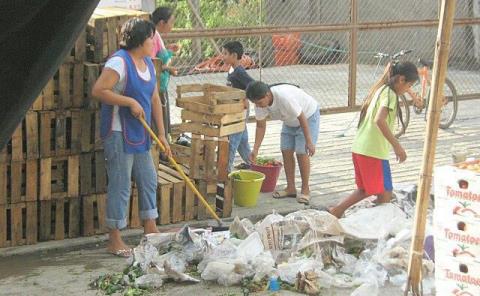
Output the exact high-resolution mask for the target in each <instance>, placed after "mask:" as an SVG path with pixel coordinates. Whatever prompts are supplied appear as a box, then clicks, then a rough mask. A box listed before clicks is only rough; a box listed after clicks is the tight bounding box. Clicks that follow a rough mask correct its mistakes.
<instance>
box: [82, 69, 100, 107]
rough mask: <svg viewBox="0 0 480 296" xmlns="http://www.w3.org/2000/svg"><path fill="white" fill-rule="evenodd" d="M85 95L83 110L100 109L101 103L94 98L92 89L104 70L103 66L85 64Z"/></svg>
mask: <svg viewBox="0 0 480 296" xmlns="http://www.w3.org/2000/svg"><path fill="white" fill-rule="evenodd" d="M83 66H84V70H83V72H84V86H85V87H84V95H83V105H82V108H83V109H93V110H98V109H100V106H101V104H100V101H99V100H97V99H94V98H93V97H92V89H93V86H94V85H95V82H96V81H97V79H98V77H99V76H100V73H101V71H102V69H103V64H95V63H88V62H86V63H84V64H83Z"/></svg>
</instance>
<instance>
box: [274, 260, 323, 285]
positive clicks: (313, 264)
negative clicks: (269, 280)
mask: <svg viewBox="0 0 480 296" xmlns="http://www.w3.org/2000/svg"><path fill="white" fill-rule="evenodd" d="M322 268H323V263H322V262H321V261H319V260H315V259H313V258H291V260H290V261H289V262H287V263H282V264H279V265H278V266H277V270H278V276H279V277H280V279H281V280H282V281H284V282H287V283H289V284H292V285H293V284H295V282H296V279H297V273H298V272H305V271H321V270H322Z"/></svg>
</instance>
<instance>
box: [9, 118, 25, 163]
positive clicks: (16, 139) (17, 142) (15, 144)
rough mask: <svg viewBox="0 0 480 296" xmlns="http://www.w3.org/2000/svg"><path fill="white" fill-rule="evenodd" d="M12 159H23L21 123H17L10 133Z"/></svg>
mask: <svg viewBox="0 0 480 296" xmlns="http://www.w3.org/2000/svg"><path fill="white" fill-rule="evenodd" d="M11 143H12V161H21V160H23V137H22V124H19V125H18V127H17V128H16V129H15V131H14V132H13V135H12V140H11Z"/></svg>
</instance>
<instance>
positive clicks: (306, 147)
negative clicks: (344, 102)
mask: <svg viewBox="0 0 480 296" xmlns="http://www.w3.org/2000/svg"><path fill="white" fill-rule="evenodd" d="M246 95H247V98H248V99H249V100H250V101H251V102H252V103H254V104H255V118H256V119H257V128H256V132H255V145H254V146H253V151H252V154H251V156H250V158H251V161H252V162H253V163H254V162H255V160H256V157H257V155H258V150H259V149H260V145H261V144H262V141H263V138H264V136H265V130H266V126H267V125H266V119H267V117H268V116H270V118H271V119H273V120H281V121H283V126H282V133H281V138H280V148H281V150H282V156H283V165H284V167H285V175H286V177H287V187H286V188H285V189H283V190H278V191H275V192H274V193H273V197H274V198H285V197H295V198H296V199H297V202H299V203H304V204H309V202H310V187H309V184H308V181H309V178H310V157H311V156H313V155H314V154H315V144H316V143H317V138H318V132H319V125H320V109H319V106H318V103H317V102H316V101H315V99H314V98H313V97H312V96H310V95H308V94H307V93H306V92H304V91H303V90H302V89H300V88H299V87H297V86H294V85H290V84H279V85H275V86H272V87H269V86H268V85H267V84H265V83H263V82H261V81H254V82H251V83H250V84H249V85H248V87H247V89H246ZM294 153H295V154H296V155H297V161H298V166H299V168H300V175H301V178H302V188H301V191H300V193H298V194H297V189H296V187H295V158H294V156H293V154H294Z"/></svg>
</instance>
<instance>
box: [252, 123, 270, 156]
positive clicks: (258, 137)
mask: <svg viewBox="0 0 480 296" xmlns="http://www.w3.org/2000/svg"><path fill="white" fill-rule="evenodd" d="M266 129H267V119H266V118H265V119H262V120H257V127H256V129H255V144H254V145H253V150H252V154H250V161H251V162H252V163H255V161H256V160H257V155H258V150H259V149H260V146H261V145H262V142H263V138H264V137H265V130H266Z"/></svg>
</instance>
